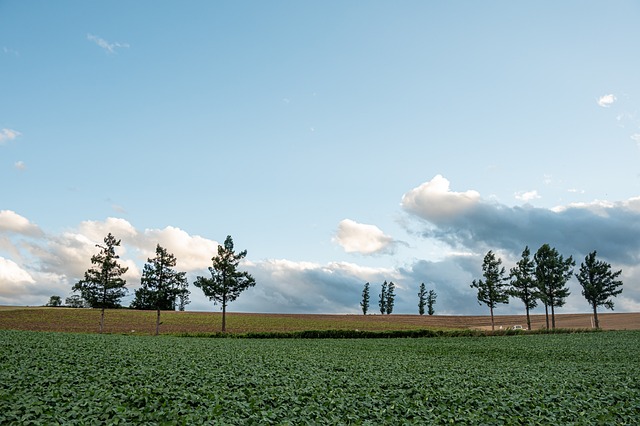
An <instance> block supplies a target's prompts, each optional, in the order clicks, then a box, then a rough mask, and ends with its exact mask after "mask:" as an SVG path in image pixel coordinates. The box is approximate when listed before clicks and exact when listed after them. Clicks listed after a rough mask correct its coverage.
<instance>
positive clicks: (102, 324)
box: [100, 308, 104, 334]
mask: <svg viewBox="0 0 640 426" xmlns="http://www.w3.org/2000/svg"><path fill="white" fill-rule="evenodd" d="M102 330H104V308H102V309H100V334H102Z"/></svg>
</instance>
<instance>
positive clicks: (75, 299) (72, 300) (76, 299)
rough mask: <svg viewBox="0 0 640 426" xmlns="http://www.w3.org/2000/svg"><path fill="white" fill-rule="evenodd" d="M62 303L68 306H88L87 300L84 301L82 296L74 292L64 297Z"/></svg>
mask: <svg viewBox="0 0 640 426" xmlns="http://www.w3.org/2000/svg"><path fill="white" fill-rule="evenodd" d="M64 304H65V306H68V307H70V308H88V307H89V305H88V304H87V302H85V301H84V300H83V299H82V297H80V296H78V295H77V294H74V295H72V296H69V297H67V298H66V299H64Z"/></svg>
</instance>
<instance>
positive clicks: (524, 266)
mask: <svg viewBox="0 0 640 426" xmlns="http://www.w3.org/2000/svg"><path fill="white" fill-rule="evenodd" d="M530 255H531V253H530V251H529V247H528V246H527V247H525V248H524V250H523V251H522V258H521V259H520V260H519V261H518V262H517V263H516V266H515V268H511V271H510V273H509V278H510V279H511V288H510V289H509V295H510V296H512V297H516V298H518V299H520V300H522V303H524V307H525V310H526V312H527V330H531V317H530V316H529V311H530V310H531V309H533V308H535V307H536V306H538V302H537V299H538V297H539V294H538V291H537V287H536V281H535V265H534V263H533V260H531V258H530Z"/></svg>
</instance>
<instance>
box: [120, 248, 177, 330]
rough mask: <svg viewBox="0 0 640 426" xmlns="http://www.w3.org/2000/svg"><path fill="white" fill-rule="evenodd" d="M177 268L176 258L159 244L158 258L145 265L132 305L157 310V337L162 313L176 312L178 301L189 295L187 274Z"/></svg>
mask: <svg viewBox="0 0 640 426" xmlns="http://www.w3.org/2000/svg"><path fill="white" fill-rule="evenodd" d="M175 266H176V258H175V256H174V255H173V254H171V253H169V252H168V251H167V249H165V248H164V247H162V246H161V245H160V244H158V245H157V246H156V257H154V258H153V259H147V263H146V264H145V265H144V268H143V270H142V279H141V281H140V284H141V286H140V288H139V289H138V290H136V298H135V300H134V301H133V302H132V303H131V307H132V308H135V309H155V310H156V336H157V335H158V334H159V333H160V311H161V310H164V311H166V310H175V309H176V300H177V299H179V298H180V297H185V296H186V295H188V294H189V288H188V287H189V283H188V282H187V273H186V272H177V271H176V270H174V269H173V268H174V267H175Z"/></svg>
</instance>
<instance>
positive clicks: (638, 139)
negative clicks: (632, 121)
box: [631, 133, 640, 146]
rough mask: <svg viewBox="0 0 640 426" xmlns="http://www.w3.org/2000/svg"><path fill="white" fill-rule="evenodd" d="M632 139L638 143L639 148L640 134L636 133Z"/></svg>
mask: <svg viewBox="0 0 640 426" xmlns="http://www.w3.org/2000/svg"><path fill="white" fill-rule="evenodd" d="M631 139H633V140H634V141H636V143H637V144H638V146H640V133H634V134H633V135H631Z"/></svg>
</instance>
